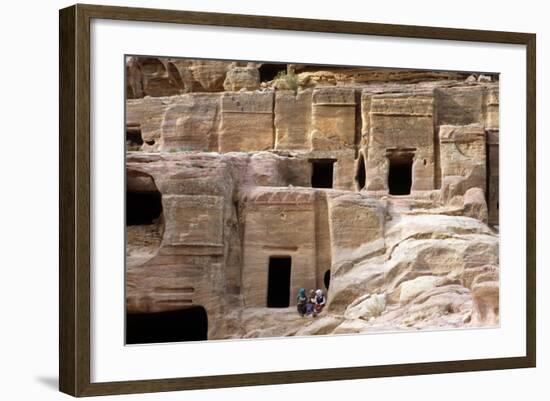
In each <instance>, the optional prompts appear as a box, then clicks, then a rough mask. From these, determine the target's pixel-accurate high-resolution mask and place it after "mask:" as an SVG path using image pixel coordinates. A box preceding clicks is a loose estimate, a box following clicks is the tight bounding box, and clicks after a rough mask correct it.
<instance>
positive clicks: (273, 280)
mask: <svg viewBox="0 0 550 401" xmlns="http://www.w3.org/2000/svg"><path fill="white" fill-rule="evenodd" d="M291 264H292V260H291V258H290V256H272V257H270V258H269V272H268V277H267V307H268V308H288V306H289V305H290V266H291Z"/></svg>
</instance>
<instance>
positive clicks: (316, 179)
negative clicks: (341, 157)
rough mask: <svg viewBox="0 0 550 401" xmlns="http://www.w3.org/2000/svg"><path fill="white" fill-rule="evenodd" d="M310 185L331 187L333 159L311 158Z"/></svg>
mask: <svg viewBox="0 0 550 401" xmlns="http://www.w3.org/2000/svg"><path fill="white" fill-rule="evenodd" d="M309 162H310V163H311V186H312V187H313V188H332V181H333V177H334V163H335V162H336V160H334V159H312V160H310V161H309Z"/></svg>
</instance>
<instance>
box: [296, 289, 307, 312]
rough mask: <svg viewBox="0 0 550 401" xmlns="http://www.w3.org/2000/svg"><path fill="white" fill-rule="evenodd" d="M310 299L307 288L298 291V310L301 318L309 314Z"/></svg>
mask: <svg viewBox="0 0 550 401" xmlns="http://www.w3.org/2000/svg"><path fill="white" fill-rule="evenodd" d="M307 304H308V299H307V297H306V290H305V288H300V289H299V290H298V295H297V296H296V309H298V313H299V314H300V316H304V315H305V314H306V312H307Z"/></svg>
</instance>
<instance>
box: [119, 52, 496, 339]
mask: <svg viewBox="0 0 550 401" xmlns="http://www.w3.org/2000/svg"><path fill="white" fill-rule="evenodd" d="M276 67H277V66H276V65H275V66H274V65H265V64H254V63H242V62H223V61H206V60H205V61H201V60H179V59H156V58H131V59H129V60H128V62H127V78H128V79H127V83H128V85H127V86H128V100H127V103H126V109H127V121H126V126H127V135H126V143H127V150H128V152H127V159H126V175H127V249H126V254H127V255H126V256H127V269H126V283H127V291H126V305H127V311H128V312H129V313H137V314H139V313H156V312H162V311H170V310H182V309H185V308H189V307H192V306H201V307H203V308H204V309H205V311H206V314H207V316H208V339H225V338H251V337H266V336H290V335H310V334H341V333H361V332H369V331H375V330H399V329H403V330H405V329H406V330H412V329H426V328H460V327H477V326H491V325H498V323H499V260H498V244H499V242H498V129H499V128H498V81H497V82H493V81H492V80H494V79H495V78H496V77H492V78H483V79H482V80H480V81H482V82H478V80H477V79H475V77H473V78H472V77H470V78H469V79H468V80H465V78H466V76H462V75H460V74H456V73H429V72H414V71H392V70H381V69H353V68H348V69H346V68H340V69H338V68H333V69H330V68H328V69H326V70H323V69H318V70H315V69H314V68H313V67H312V66H304V65H288V66H284V71H286V70H289V71H293V72H294V73H295V74H296V77H297V78H296V79H297V87H296V89H295V90H276V89H274V88H275V87H276V86H274V82H275V81H276V80H277V79H278V78H277V77H276V76H275V74H274V71H276V70H277V68H279V67H277V68H276ZM268 72H270V73H271V75H269V74H267V73H268ZM266 74H267V75H266ZM266 76H268V78H265V77H266ZM488 80H489V81H488ZM487 81H488V82H487ZM275 259H276V260H278V261H279V262H280V260H281V259H284V260H286V261H288V263H289V265H288V279H287V282H286V284H285V285H283V287H284V286H286V289H285V290H284V291H286V292H287V293H284V294H283V295H282V297H283V301H284V299H285V297H286V304H285V302H283V305H282V306H281V305H279V306H281V307H277V308H275V307H268V305H269V303H270V297H271V296H272V295H273V293H274V292H277V291H281V289H280V288H278V289H277V288H276V289H274V288H272V283H271V281H272V280H274V278H273V277H274V276H272V275H271V274H272V263H273V262H274V260H275ZM285 263H286V262H285ZM284 269H285V268H281V269H280V270H284ZM299 288H306V289H310V288H321V289H323V290H325V291H326V292H327V295H328V304H327V306H326V308H325V310H324V311H323V312H322V313H321V314H320V315H319V316H318V317H317V318H315V319H312V318H310V317H306V318H302V317H300V316H299V315H298V314H297V313H296V308H295V295H296V292H297V290H298V289H299ZM284 291H283V292H284ZM279 296H281V294H279Z"/></svg>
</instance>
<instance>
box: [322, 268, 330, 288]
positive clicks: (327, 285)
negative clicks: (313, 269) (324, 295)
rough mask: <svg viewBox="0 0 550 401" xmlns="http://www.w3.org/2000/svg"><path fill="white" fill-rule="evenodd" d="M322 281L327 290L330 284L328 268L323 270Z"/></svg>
mask: <svg viewBox="0 0 550 401" xmlns="http://www.w3.org/2000/svg"><path fill="white" fill-rule="evenodd" d="M323 283H324V284H325V288H326V289H327V290H328V287H329V286H330V269H329V270H327V271H326V272H325V276H324V277H323Z"/></svg>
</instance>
